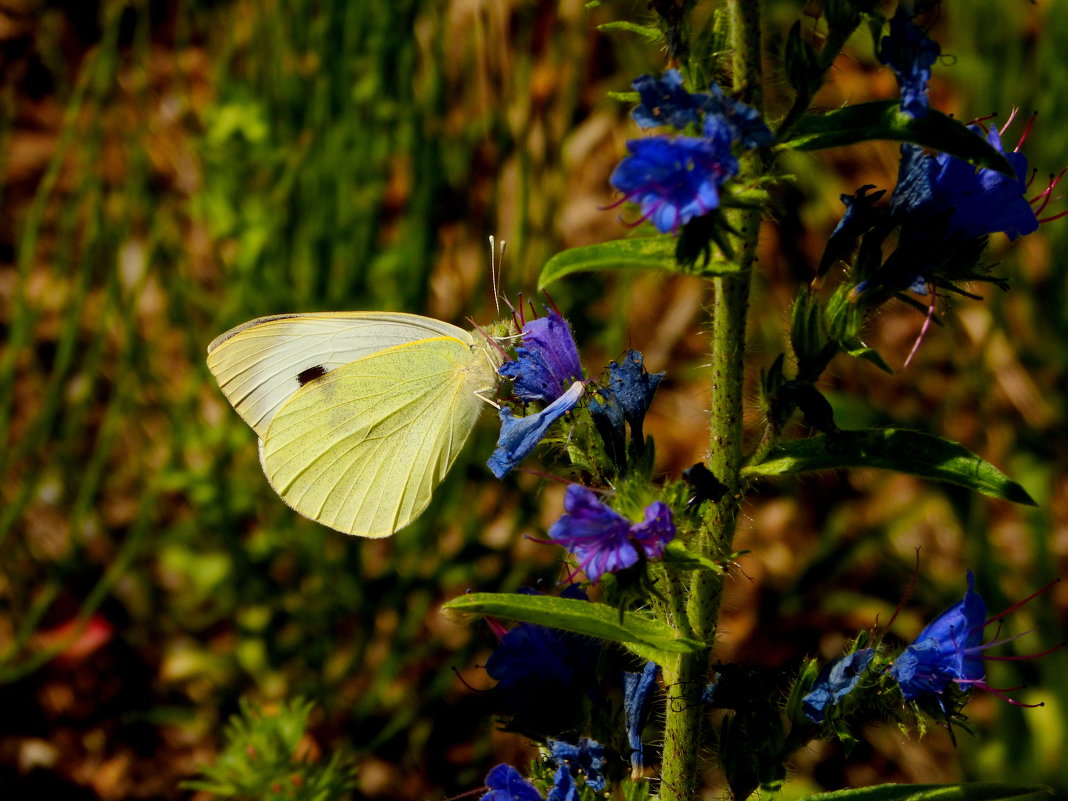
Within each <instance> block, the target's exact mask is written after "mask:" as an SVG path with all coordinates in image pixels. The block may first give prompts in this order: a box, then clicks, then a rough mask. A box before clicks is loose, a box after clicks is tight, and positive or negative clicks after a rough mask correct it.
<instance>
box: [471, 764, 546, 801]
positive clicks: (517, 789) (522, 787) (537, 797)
mask: <svg viewBox="0 0 1068 801" xmlns="http://www.w3.org/2000/svg"><path fill="white" fill-rule="evenodd" d="M486 786H487V787H488V788H489V792H488V793H486V794H485V795H484V796H482V799H481V801H543V799H542V797H541V793H539V792H538V791H537V790H535V789H534V785H533V784H531V783H530V782H528V781H527V780H526V779H524V778H523V777H522V776H520V775H519V771H518V770H516V769H515V768H513V767H512V766H511V765H506V764H504V763H502V764H500V765H498V766H497V767H495V768H493V769H492V770H490V772H489V773H488V774H487V775H486Z"/></svg>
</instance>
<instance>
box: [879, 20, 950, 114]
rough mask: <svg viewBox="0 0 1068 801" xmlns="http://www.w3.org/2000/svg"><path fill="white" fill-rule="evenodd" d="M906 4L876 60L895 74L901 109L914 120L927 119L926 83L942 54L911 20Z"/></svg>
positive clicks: (893, 21) (935, 44)
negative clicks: (899, 90)
mask: <svg viewBox="0 0 1068 801" xmlns="http://www.w3.org/2000/svg"><path fill="white" fill-rule="evenodd" d="M912 18H913V15H912V14H910V13H909V12H908V11H906V10H905V4H904V3H902V4H900V5H899V6H898V7H897V13H896V14H894V16H893V18H892V19H891V20H890V35H889V36H885V37H883V40H882V43H881V44H880V46H879V60H880V61H881V62H883V63H884V64H886V65H887V66H888V67H890V69H892V70H893V71H894V75H896V76H897V82H898V85H899V86H900V87H901V110H902V111H904V112H905V113H906V114H907V115H909V116H910V117H912V118H913V119H918V118H920V117H926V116H927V110H928V108H929V102H928V100H927V82H928V81H929V80H930V79H931V67H932V66H934V63H935V61H937V60H938V55H939V53H940V52H941V51H940V49H939V47H938V43H937V42H934V41H932V40H931V39H930V38H928V36H927V34H926V33H925V32H924V30H923V28H921V27H920V26H919V25H917V24H916V23H915V22H913V21H912Z"/></svg>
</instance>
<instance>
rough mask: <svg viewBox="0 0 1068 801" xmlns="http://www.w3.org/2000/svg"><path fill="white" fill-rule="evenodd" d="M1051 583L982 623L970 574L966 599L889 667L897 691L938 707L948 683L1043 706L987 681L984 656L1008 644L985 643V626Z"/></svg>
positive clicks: (981, 605)
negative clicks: (930, 699) (1010, 694)
mask: <svg viewBox="0 0 1068 801" xmlns="http://www.w3.org/2000/svg"><path fill="white" fill-rule="evenodd" d="M1058 580H1059V579H1058ZM1055 583H1056V581H1054V582H1051V583H1050V584H1047V585H1046V586H1045V587H1043V588H1042V589H1040V590H1038V591H1037V592H1035V593H1033V594H1031V595H1030V596H1028V597H1027V598H1025V599H1024V600H1022V601H1019V602H1018V603H1016V604H1013V605H1012V606H1010V607H1009V608H1008V609H1006V610H1005V611H1004V612H1002V613H1000V614H998V615H994V616H993V617H992V618H990V619H989V620H987V619H985V618H986V604H985V603H984V602H983V599H982V598H981V597H980V596H979V593H977V592H976V591H975V576H973V575H972V571H970V570H969V571H968V590H967V592H965V593H964V598H963V599H962V600H961V601H960V602H959V603H956V604H954V605H953V606H951V607H950V608H949V609H947V610H946V611H945V612H943V613H942V614H941V615H939V616H938V617H937V618H935V620H934V622H932V623H931V624H930V625H928V626H927V627H926V628H925V629H924V630H923V631H921V632H920V633H919V635H918V636H917V637H916V639H915V640H914V641H913V642H912V644H911V645H909V646H908V647H907V648H906V649H905V650H904V652H903V653H902V654H901V656H899V657H898V658H897V659H896V660H894V664H893V665H891V666H890V670H889V673H890V675H891V676H893V677H894V679H895V680H896V681H897V683H898V685H899V686H900V687H901V693H902V695H904V696H905V698H906V699H907V700H909V701H912V700H915V699H917V698H922V697H923V696H927V695H934V696H936V697H937V698H938V700H939V703H941V702H942V699H941V696H942V695H943V693H945V692H946V691H947V690H948V689H949V688H950V687H951V686H952V685H958V686H960V687H961V688H962V689H964V690H967V689H970V688H971V687H978V688H980V689H983V690H988V691H989V692H992V693H994V694H995V695H997V696H998V697H1000V698H1003V699H1004V700H1006V701H1008V702H1009V703H1012V704H1015V705H1017V706H1041V704H1037V705H1029V704H1021V703H1020V702H1018V701H1014V700H1013V699H1011V698H1007V697H1006V696H1005V695H1004V693H1005V692H1007V691H1008V690H1001V689H997V688H994V687H991V686H990V685H988V684H987V683H986V680H985V675H986V672H985V669H984V667H983V659H984V657H983V656H982V652H983V651H985V650H986V649H987V648H992V647H994V646H996V645H1002V644H1003V643H1005V642H1008V641H1009V640H1000V641H995V642H988V643H984V642H983V628H984V627H985V626H986V625H987V624H988V623H992V622H994V621H995V620H999V619H1001V618H1002V617H1004V616H1005V615H1007V614H1008V613H1009V612H1011V611H1013V610H1014V609H1017V608H1019V607H1020V606H1022V605H1023V604H1025V603H1027V602H1028V601H1030V600H1031V599H1033V598H1035V597H1036V596H1038V595H1040V594H1041V593H1043V592H1045V591H1046V590H1048V589H1049V588H1050V587H1052V586H1053V584H1055ZM1010 639H1012V638H1010ZM1057 648H1060V645H1057V646H1055V647H1054V648H1051V649H1049V650H1046V651H1043V652H1041V653H1037V654H1030V655H1028V656H1020V657H985V658H986V659H1002V660H1011V659H1036V658H1038V657H1040V656H1045V655H1046V654H1048V653H1050V652H1051V651H1055V650H1057ZM1011 689H1016V688H1011ZM943 708H944V707H943Z"/></svg>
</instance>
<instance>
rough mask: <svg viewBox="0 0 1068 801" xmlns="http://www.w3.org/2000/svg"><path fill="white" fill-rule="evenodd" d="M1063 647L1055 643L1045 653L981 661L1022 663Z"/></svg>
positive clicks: (991, 658) (989, 657)
mask: <svg viewBox="0 0 1068 801" xmlns="http://www.w3.org/2000/svg"><path fill="white" fill-rule="evenodd" d="M1063 647H1064V643H1063V642H1062V643H1057V645H1054V646H1053V647H1052V648H1047V649H1046V650H1045V651H1039V652H1038V653H1037V654H1023V655H1021V656H984V657H983V661H984V662H985V661H991V662H1023V661H1026V660H1029V659H1040V658H1042V657H1043V656H1049V655H1050V654H1052V653H1053V652H1054V651H1059V650H1060V649H1061V648H1063Z"/></svg>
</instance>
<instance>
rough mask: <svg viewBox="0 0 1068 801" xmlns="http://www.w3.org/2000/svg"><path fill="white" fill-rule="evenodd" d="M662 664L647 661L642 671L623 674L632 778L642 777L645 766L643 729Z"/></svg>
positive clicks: (624, 704)
mask: <svg viewBox="0 0 1068 801" xmlns="http://www.w3.org/2000/svg"><path fill="white" fill-rule="evenodd" d="M659 673H660V666H659V665H658V664H656V662H646V663H645V668H644V669H643V670H642V672H641V673H624V674H623V713H624V718H625V723H626V727H627V743H628V744H629V745H630V769H631V778H633V779H635V780H637V779H640V778H641V775H642V768H644V767H645V749H644V747H643V745H642V729H644V728H645V721H646V720H647V719H648V717H649V706H650V704H651V702H652V700H653V693H654V692H655V691H656V677H657V675H658V674H659Z"/></svg>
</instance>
